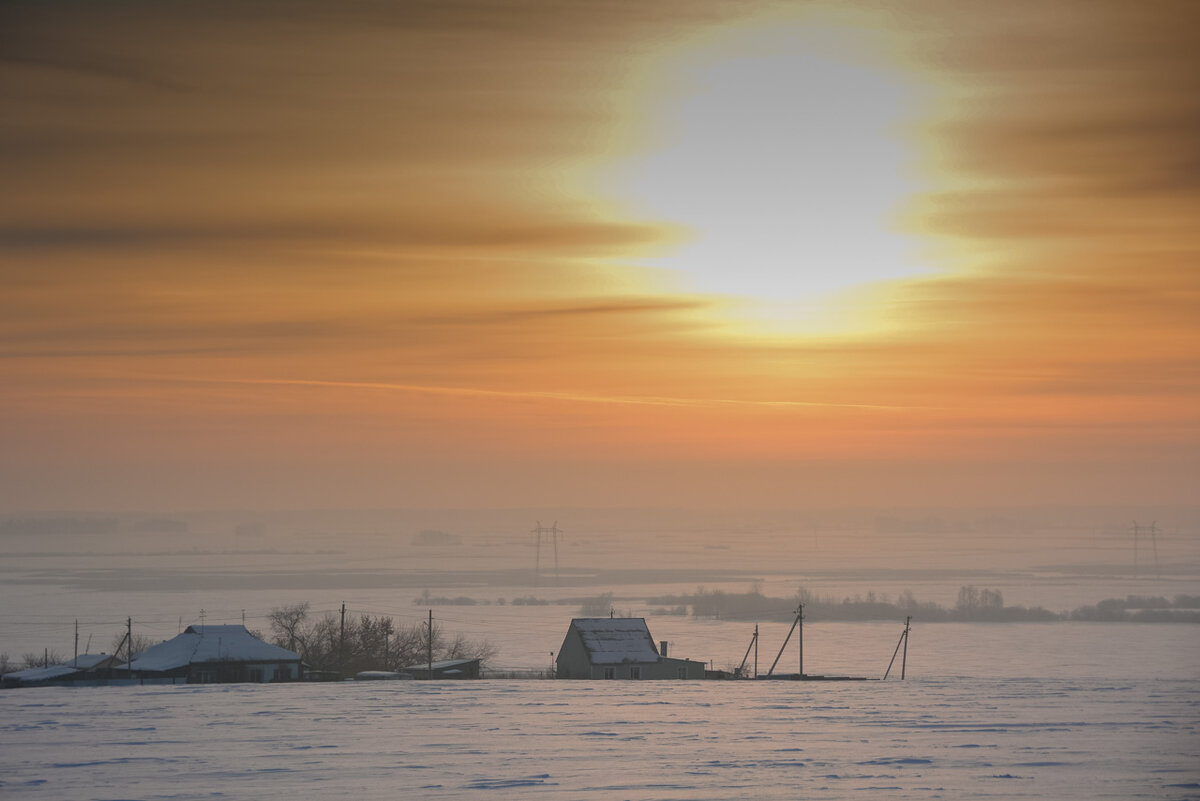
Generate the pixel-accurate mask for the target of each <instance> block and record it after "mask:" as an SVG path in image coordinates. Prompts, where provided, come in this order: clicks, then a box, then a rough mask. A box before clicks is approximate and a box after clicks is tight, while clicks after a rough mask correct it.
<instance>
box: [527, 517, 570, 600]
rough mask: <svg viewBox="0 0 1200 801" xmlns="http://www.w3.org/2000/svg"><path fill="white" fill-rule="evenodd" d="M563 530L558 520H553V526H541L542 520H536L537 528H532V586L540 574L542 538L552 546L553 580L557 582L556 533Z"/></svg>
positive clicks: (560, 532) (535, 583) (536, 583)
mask: <svg viewBox="0 0 1200 801" xmlns="http://www.w3.org/2000/svg"><path fill="white" fill-rule="evenodd" d="M562 533H563V531H562V529H560V528H559V527H558V521H557V520H555V521H554V525H553V526H543V525H542V521H540V520H539V521H538V524H537V528H535V529H534V530H533V537H534V539H533V547H534V557H533V586H535V587H536V586H537V585H538V579H539V578H540V577H541V575H542V542H543V540H544V541H545V542H546V543H547V544H550V545H553V546H554V581H555V583H558V535H559V534H562Z"/></svg>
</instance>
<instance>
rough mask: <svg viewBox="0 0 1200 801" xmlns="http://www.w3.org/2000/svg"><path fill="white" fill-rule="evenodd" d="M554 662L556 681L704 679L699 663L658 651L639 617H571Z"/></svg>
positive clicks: (663, 648) (644, 621) (644, 623)
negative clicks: (555, 665) (556, 667)
mask: <svg viewBox="0 0 1200 801" xmlns="http://www.w3.org/2000/svg"><path fill="white" fill-rule="evenodd" d="M555 661H556V663H557V666H558V669H557V672H556V676H557V678H560V679H702V678H704V663H703V662H696V661H694V660H691V659H676V658H672V657H668V656H667V655H666V643H665V642H664V643H663V644H662V651H661V652H660V650H659V649H658V648H656V647H655V646H654V638H653V637H651V636H650V629H649V628H648V627H647V626H646V620H645V618H640V617H617V618H609V617H595V618H591V617H584V618H575V619H574V620H572V621H571V625H570V627H569V628H568V629H567V636H566V637H565V638H564V639H563V643H562V646H561V647H560V648H559V649H558V657H557V659H556V660H555Z"/></svg>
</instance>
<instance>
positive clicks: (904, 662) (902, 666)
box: [900, 615, 912, 681]
mask: <svg viewBox="0 0 1200 801" xmlns="http://www.w3.org/2000/svg"><path fill="white" fill-rule="evenodd" d="M910 620H912V616H911V615H909V616H908V617H906V618H904V656H903V657H901V659H900V681H904V669H905V668H906V667H908V628H909V627H908V623H909V621H910Z"/></svg>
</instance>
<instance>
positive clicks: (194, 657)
mask: <svg viewBox="0 0 1200 801" xmlns="http://www.w3.org/2000/svg"><path fill="white" fill-rule="evenodd" d="M129 668H130V671H131V672H132V673H133V675H134V677H135V678H137V679H139V680H141V681H145V682H152V681H153V682H162V683H172V684H226V683H232V682H252V683H265V682H280V681H298V680H299V679H300V678H301V672H300V655H299V654H296V653H294V652H292V651H289V650H287V649H286V648H280V647H279V646H277V645H271V644H270V643H268V642H263V641H262V640H260V639H258V638H257V637H255V636H254V635H253V634H251V633H250V632H249V631H247V630H246V627H245V626H238V625H231V626H188V627H187V628H186V629H184V631H183V633H182V634H180V635H178V636H177V637H175V638H174V639H170V640H167V641H166V642H160V643H159V644H158V645H155V646H153V647H151V648H147V649H146V650H145V652H143V653H142V655H141V656H139V657H138V658H137V659H135V660H133V662H131V663H130V665H129Z"/></svg>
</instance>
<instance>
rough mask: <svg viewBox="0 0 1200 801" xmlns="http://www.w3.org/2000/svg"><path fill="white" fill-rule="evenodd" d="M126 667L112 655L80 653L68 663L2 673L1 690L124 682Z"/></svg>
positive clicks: (126, 676) (0, 679) (126, 674)
mask: <svg viewBox="0 0 1200 801" xmlns="http://www.w3.org/2000/svg"><path fill="white" fill-rule="evenodd" d="M127 678H128V673H127V672H126V670H125V665H124V663H123V662H120V661H119V660H118V659H117V658H116V657H115V656H113V655H112V654H80V655H79V656H77V657H75V658H74V659H72V660H71V661H69V662H63V663H62V664H60V665H49V666H46V667H40V668H28V669H26V670H18V671H15V672H13V673H5V674H4V676H3V677H2V678H0V686H3V687H45V686H47V685H52V684H66V685H71V684H78V683H103V682H105V681H106V680H109V679H127Z"/></svg>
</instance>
